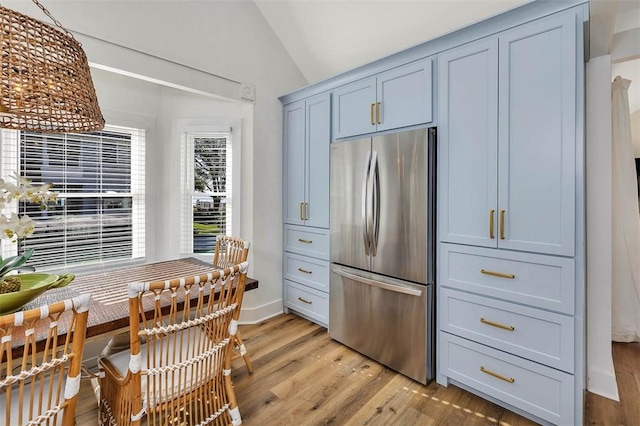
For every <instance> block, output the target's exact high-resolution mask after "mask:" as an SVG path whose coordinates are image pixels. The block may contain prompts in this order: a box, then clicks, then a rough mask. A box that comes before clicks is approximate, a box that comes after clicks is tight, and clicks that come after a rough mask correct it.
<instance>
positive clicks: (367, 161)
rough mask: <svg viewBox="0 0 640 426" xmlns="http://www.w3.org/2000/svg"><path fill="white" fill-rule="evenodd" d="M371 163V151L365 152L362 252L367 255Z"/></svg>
mask: <svg viewBox="0 0 640 426" xmlns="http://www.w3.org/2000/svg"><path fill="white" fill-rule="evenodd" d="M370 165H371V151H368V152H367V157H366V159H365V162H364V170H363V171H362V238H363V240H364V254H366V255H367V256H369V230H368V228H367V186H368V185H367V183H368V182H369V170H370Z"/></svg>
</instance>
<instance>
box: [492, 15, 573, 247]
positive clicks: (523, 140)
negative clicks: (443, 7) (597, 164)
mask: <svg viewBox="0 0 640 426" xmlns="http://www.w3.org/2000/svg"><path fill="white" fill-rule="evenodd" d="M499 39H500V100H499V101H500V102H499V104H500V110H499V118H500V124H499V149H498V151H499V167H498V170H499V175H498V179H499V188H500V192H499V205H498V210H499V215H500V217H501V219H500V220H501V221H502V217H504V219H503V220H504V223H503V224H501V225H502V226H503V227H504V239H500V242H499V246H500V247H504V248H510V249H514V250H525V251H533V252H541V253H549V254H557V255H566V256H572V255H573V254H574V251H575V248H574V245H575V244H574V236H575V219H574V218H575V191H576V177H575V170H576V164H575V163H576V152H575V149H576V113H577V112H576V17H575V15H574V14H566V15H564V16H555V17H550V18H546V19H542V20H539V21H535V22H533V23H531V24H528V25H523V26H521V27H518V28H517V29H514V30H512V31H507V32H505V33H504V34H502V35H500V36H499ZM501 238H502V236H501Z"/></svg>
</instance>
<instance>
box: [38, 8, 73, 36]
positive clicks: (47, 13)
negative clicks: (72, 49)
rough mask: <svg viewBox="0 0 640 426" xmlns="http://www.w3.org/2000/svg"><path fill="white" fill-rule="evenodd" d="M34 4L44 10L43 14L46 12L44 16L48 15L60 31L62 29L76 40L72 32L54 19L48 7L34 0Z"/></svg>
mask: <svg viewBox="0 0 640 426" xmlns="http://www.w3.org/2000/svg"><path fill="white" fill-rule="evenodd" d="M33 2H34V3H35V4H36V6H38V7H39V8H40V9H42V12H44V14H45V15H47V16H48V17H49V19H51V20H52V21H53V23H54V24H56V25H57V26H58V27H59V28H60V29H62V30H63V31H64V32H65V33H66V34H67V35H68V36H69V37H71V38H72V39H74V40H75V37H74V36H73V34H71V32H70V31H69V30H68V29H66V28H65V27H64V26H63V25H62V24H61V23H60V21H58V20H57V19H56V18H54V17H53V15H52V14H51V12H49V10H48V9H47V8H46V7H44V6H43V5H42V4H40V2H39V1H38V0H33Z"/></svg>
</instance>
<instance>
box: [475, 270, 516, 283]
mask: <svg viewBox="0 0 640 426" xmlns="http://www.w3.org/2000/svg"><path fill="white" fill-rule="evenodd" d="M480 273H481V274H485V275H492V276H494V277H500V278H509V279H510V280H512V279H514V278H515V277H516V276H515V275H514V274H504V273H502V272H494V271H487V270H486V269H480Z"/></svg>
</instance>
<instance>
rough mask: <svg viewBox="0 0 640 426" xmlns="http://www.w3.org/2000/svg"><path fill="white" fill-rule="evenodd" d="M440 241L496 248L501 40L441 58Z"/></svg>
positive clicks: (439, 112)
mask: <svg viewBox="0 0 640 426" xmlns="http://www.w3.org/2000/svg"><path fill="white" fill-rule="evenodd" d="M438 93H439V97H440V102H439V111H438V116H439V121H440V124H439V126H438V155H439V158H438V197H439V203H438V206H439V207H438V208H439V210H438V213H439V216H438V227H439V230H440V234H439V235H440V240H441V241H447V242H452V243H461V244H471V245H477V246H485V247H496V244H497V232H498V228H497V222H496V219H497V216H496V206H497V204H498V200H497V196H498V189H497V166H498V165H497V161H498V154H497V145H498V134H497V132H498V40H497V39H496V38H494V39H490V40H481V41H479V42H475V43H472V44H469V45H465V46H463V47H460V48H457V49H452V50H449V51H447V52H444V53H442V54H440V55H439V56H438Z"/></svg>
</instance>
